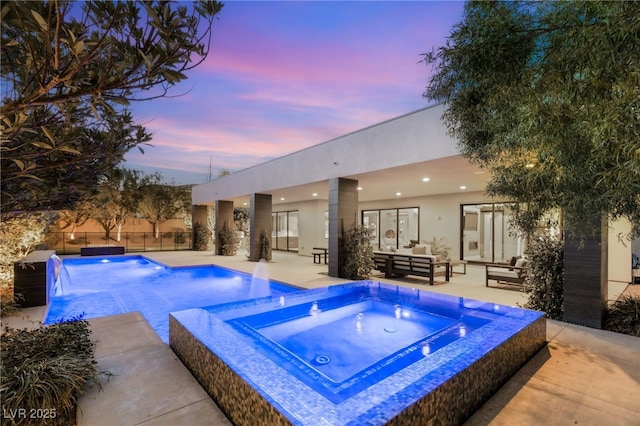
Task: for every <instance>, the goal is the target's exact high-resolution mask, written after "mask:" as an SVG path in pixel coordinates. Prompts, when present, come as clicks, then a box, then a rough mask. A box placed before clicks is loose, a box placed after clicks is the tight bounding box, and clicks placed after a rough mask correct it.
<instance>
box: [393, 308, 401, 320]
mask: <svg viewBox="0 0 640 426" xmlns="http://www.w3.org/2000/svg"><path fill="white" fill-rule="evenodd" d="M393 311H394V313H395V315H396V319H400V317H401V316H402V308H401V307H400V305H395V306H394V307H393Z"/></svg>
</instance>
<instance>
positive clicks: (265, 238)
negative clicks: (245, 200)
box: [249, 194, 273, 262]
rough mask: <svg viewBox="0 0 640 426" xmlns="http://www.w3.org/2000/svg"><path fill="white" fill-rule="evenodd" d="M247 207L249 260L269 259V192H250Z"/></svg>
mask: <svg viewBox="0 0 640 426" xmlns="http://www.w3.org/2000/svg"><path fill="white" fill-rule="evenodd" d="M250 204H251V206H250V208H249V260H250V261H252V262H257V261H259V260H260V259H263V258H264V259H266V260H267V261H268V260H271V231H272V227H273V220H272V214H271V212H272V211H271V206H272V204H271V194H251V202H250Z"/></svg>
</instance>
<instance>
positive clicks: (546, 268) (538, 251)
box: [524, 237, 564, 320]
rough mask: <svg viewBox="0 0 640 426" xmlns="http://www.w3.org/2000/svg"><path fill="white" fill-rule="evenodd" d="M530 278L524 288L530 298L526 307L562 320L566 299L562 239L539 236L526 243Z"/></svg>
mask: <svg viewBox="0 0 640 426" xmlns="http://www.w3.org/2000/svg"><path fill="white" fill-rule="evenodd" d="M526 265H527V278H526V279H525V281H524V291H525V292H526V293H527V294H528V296H529V298H528V300H527V302H526V304H525V305H524V306H525V308H529V309H535V310H538V311H543V312H545V313H546V314H547V317H548V318H550V319H554V320H562V316H563V308H562V304H563V300H564V292H563V287H564V250H563V245H562V242H560V241H558V240H556V239H553V238H550V237H540V238H538V239H535V240H532V241H531V242H530V243H529V246H528V247H527V264H526Z"/></svg>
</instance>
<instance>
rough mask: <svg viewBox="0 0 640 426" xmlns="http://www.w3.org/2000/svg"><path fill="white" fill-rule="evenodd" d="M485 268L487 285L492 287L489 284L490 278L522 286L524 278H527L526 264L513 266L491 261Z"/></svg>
mask: <svg viewBox="0 0 640 426" xmlns="http://www.w3.org/2000/svg"><path fill="white" fill-rule="evenodd" d="M485 270H486V274H485V277H486V281H485V286H486V287H491V286H490V285H489V280H494V281H497V282H498V283H500V282H503V283H507V284H509V285H512V286H518V287H522V285H523V284H524V280H525V279H526V278H527V269H526V267H524V266H511V265H509V264H504V263H489V264H486V265H485Z"/></svg>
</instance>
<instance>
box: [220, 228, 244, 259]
mask: <svg viewBox="0 0 640 426" xmlns="http://www.w3.org/2000/svg"><path fill="white" fill-rule="evenodd" d="M239 242H240V240H239V239H238V234H237V231H236V230H235V228H233V229H232V228H231V227H229V226H227V225H226V224H225V225H224V227H223V228H222V230H221V231H220V235H219V236H218V244H220V252H221V253H222V254H223V255H224V256H234V255H235V254H236V252H237V251H238V243H239Z"/></svg>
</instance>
